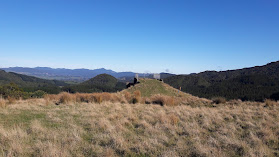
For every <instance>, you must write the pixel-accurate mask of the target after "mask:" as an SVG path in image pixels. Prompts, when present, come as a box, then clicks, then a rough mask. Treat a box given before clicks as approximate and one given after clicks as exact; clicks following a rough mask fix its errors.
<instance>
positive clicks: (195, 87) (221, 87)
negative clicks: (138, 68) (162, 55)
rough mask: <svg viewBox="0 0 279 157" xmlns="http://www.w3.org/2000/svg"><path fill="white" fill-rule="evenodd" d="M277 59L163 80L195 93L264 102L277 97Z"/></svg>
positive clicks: (278, 95) (278, 85)
mask: <svg viewBox="0 0 279 157" xmlns="http://www.w3.org/2000/svg"><path fill="white" fill-rule="evenodd" d="M278 80H279V62H275V63H270V64H268V65H265V66H261V67H253V68H246V69H240V70H229V71H222V72H216V71H206V72H202V73H199V74H190V75H177V76H172V77H168V78H166V79H164V82H165V83H167V84H169V85H171V86H173V87H175V88H180V87H182V90H183V91H184V92H187V93H190V94H192V95H195V96H199V97H204V98H212V97H218V96H220V97H224V98H226V99H228V100H231V99H241V100H243V101H246V100H252V101H264V100H265V99H269V98H271V99H274V100H278V99H279V81H278Z"/></svg>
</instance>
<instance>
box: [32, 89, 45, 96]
mask: <svg viewBox="0 0 279 157" xmlns="http://www.w3.org/2000/svg"><path fill="white" fill-rule="evenodd" d="M45 94H46V92H44V91H42V90H37V91H35V92H34V93H33V94H31V97H32V98H43V97H44V95H45Z"/></svg>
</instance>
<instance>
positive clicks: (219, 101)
mask: <svg viewBox="0 0 279 157" xmlns="http://www.w3.org/2000/svg"><path fill="white" fill-rule="evenodd" d="M212 102H213V103H214V104H224V103H226V102H227V100H226V99H225V98H224V97H214V98H212Z"/></svg>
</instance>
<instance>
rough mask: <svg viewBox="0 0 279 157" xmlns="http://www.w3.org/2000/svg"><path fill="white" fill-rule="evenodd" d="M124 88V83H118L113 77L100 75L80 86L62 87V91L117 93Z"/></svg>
mask: <svg viewBox="0 0 279 157" xmlns="http://www.w3.org/2000/svg"><path fill="white" fill-rule="evenodd" d="M125 87H126V85H125V83H123V82H118V80H117V79H116V78H115V77H113V76H111V75H108V74H100V75H98V76H96V77H94V78H92V79H90V80H88V81H85V82H82V83H80V84H77V85H72V86H67V87H64V88H63V90H64V91H67V92H70V93H76V92H80V93H92V92H117V91H121V90H122V89H124V88H125Z"/></svg>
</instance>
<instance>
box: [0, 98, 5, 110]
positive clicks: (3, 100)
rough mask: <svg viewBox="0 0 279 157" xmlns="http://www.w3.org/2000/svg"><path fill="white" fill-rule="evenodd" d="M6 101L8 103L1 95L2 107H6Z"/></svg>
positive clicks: (0, 103) (0, 106)
mask: <svg viewBox="0 0 279 157" xmlns="http://www.w3.org/2000/svg"><path fill="white" fill-rule="evenodd" d="M6 103H7V102H6V100H5V99H3V98H2V97H0V108H2V107H5V106H6Z"/></svg>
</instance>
